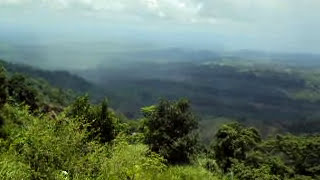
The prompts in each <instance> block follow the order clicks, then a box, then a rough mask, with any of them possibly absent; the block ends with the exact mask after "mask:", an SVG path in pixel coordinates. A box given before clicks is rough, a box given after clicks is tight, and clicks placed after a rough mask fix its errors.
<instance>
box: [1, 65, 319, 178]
mask: <svg viewBox="0 0 320 180" xmlns="http://www.w3.org/2000/svg"><path fill="white" fill-rule="evenodd" d="M37 84H38V85H39V86H36V85H37ZM40 85H43V84H42V83H37V80H35V79H30V78H27V77H25V76H21V75H8V73H5V71H4V70H3V69H1V72H0V108H1V110H0V178H1V179H213V180H215V179H239V180H242V179H245V180H247V179H248V180H250V179H252V180H253V179H263V180H278V179H279V180H280V179H295V180H299V179H301V180H302V179H303V180H305V179H320V166H319V164H320V136H319V135H305V136H293V135H289V134H288V135H277V136H275V137H270V138H267V139H262V138H261V136H260V133H259V132H258V130H256V129H254V128H250V127H245V126H243V125H241V124H239V123H230V124H224V125H222V126H221V127H220V129H219V130H218V132H217V133H216V135H215V138H214V139H212V142H211V145H210V146H206V145H204V144H201V142H200V141H199V140H198V118H197V117H196V116H195V115H194V114H193V112H192V110H191V107H190V103H189V102H188V101H187V100H185V99H181V100H179V101H168V100H160V101H159V103H158V104H156V105H154V106H149V107H144V108H142V112H143V115H144V117H143V118H141V119H140V120H135V121H132V120H128V119H126V118H125V117H124V116H122V115H119V114H117V113H115V112H114V111H113V110H112V109H111V108H110V107H109V106H108V102H107V100H103V101H102V102H101V103H100V104H91V103H90V101H89V98H88V96H82V97H79V98H77V99H76V100H75V101H74V102H73V103H71V104H70V105H67V106H66V104H68V103H67V102H65V100H66V99H65V98H63V99H60V100H59V98H60V97H63V96H65V95H67V93H65V92H64V91H61V92H60V91H56V90H54V88H52V87H51V86H50V85H49V84H46V88H43V89H42V88H41V87H42V86H40ZM41 89H42V90H41ZM60 94H61V96H59V95H60Z"/></svg>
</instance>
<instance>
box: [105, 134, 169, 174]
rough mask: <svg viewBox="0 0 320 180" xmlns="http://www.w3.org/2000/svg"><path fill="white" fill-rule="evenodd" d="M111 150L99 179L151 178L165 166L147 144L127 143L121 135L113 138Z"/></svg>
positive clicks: (162, 160) (161, 159)
mask: <svg viewBox="0 0 320 180" xmlns="http://www.w3.org/2000/svg"><path fill="white" fill-rule="evenodd" d="M111 152H112V153H111V157H110V158H109V159H108V160H107V161H106V162H104V164H103V166H102V173H101V175H100V177H99V179H132V180H133V179H141V180H143V179H153V178H155V177H156V175H157V174H158V173H161V172H162V171H164V169H165V168H166V166H165V165H164V164H163V162H164V159H163V158H162V157H161V156H159V155H157V154H155V153H153V152H151V151H150V150H149V148H148V146H146V145H144V144H134V145H132V144H129V143H128V142H127V140H126V138H123V137H122V136H120V137H118V138H117V139H116V140H115V144H114V145H113V147H112V149H111Z"/></svg>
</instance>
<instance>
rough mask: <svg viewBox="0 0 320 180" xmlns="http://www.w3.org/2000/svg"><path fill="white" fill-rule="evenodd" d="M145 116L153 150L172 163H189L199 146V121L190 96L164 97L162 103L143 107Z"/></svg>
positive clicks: (146, 129) (149, 141) (146, 133)
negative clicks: (173, 99)
mask: <svg viewBox="0 0 320 180" xmlns="http://www.w3.org/2000/svg"><path fill="white" fill-rule="evenodd" d="M142 112H143V115H144V117H145V121H144V127H145V141H146V143H147V144H148V145H149V146H150V148H151V150H152V151H154V152H156V153H159V154H160V155H162V156H163V157H165V158H166V159H167V160H168V162H169V163H173V164H175V163H187V162H189V161H190V156H191V155H192V154H193V153H194V152H195V150H196V145H197V133H196V132H195V130H196V129H197V128H198V121H197V119H196V118H195V116H194V114H193V113H192V112H191V108H190V103H189V101H188V100H186V99H181V100H179V101H176V102H170V101H168V100H164V99H162V100H160V102H159V104H158V105H155V106H149V107H145V108H143V109H142Z"/></svg>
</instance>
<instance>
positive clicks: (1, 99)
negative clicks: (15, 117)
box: [0, 67, 7, 126]
mask: <svg viewBox="0 0 320 180" xmlns="http://www.w3.org/2000/svg"><path fill="white" fill-rule="evenodd" d="M6 81H7V80H6V74H5V70H4V68H3V67H0V109H1V107H2V106H3V105H4V103H5V102H6V101H7V91H6V84H7V82H6ZM0 126H1V122H0Z"/></svg>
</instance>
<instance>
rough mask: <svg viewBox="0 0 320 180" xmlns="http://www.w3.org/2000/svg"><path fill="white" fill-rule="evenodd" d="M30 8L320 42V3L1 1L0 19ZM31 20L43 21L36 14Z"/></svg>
mask: <svg viewBox="0 0 320 180" xmlns="http://www.w3.org/2000/svg"><path fill="white" fill-rule="evenodd" d="M26 7H28V8H26ZM33 9H40V10H41V11H42V12H41V13H42V14H44V13H43V12H44V11H48V12H55V13H56V14H59V13H62V14H63V13H68V15H69V14H75V15H74V16H75V17H76V18H79V17H80V15H82V14H83V15H85V16H89V17H90V18H93V17H97V18H105V19H108V20H110V21H108V22H113V21H116V22H120V21H124V23H126V22H131V21H142V22H144V23H150V24H156V23H158V22H166V23H167V24H172V25H180V24H185V25H192V26H191V27H192V28H194V29H201V28H202V29H201V30H204V31H212V32H215V33H219V34H223V35H224V36H238V37H240V36H241V37H242V36H246V37H249V38H251V39H255V40H256V41H259V39H261V40H266V41H271V40H273V41H276V40H277V39H285V38H286V39H290V42H293V40H294V41H295V42H297V43H299V42H301V43H302V42H303V43H304V44H308V43H310V44H312V43H313V44H318V43H315V42H320V37H318V35H317V34H318V32H319V31H320V23H319V20H318V19H319V18H320V15H319V12H318V11H319V9H320V0H0V15H1V16H2V17H0V20H1V18H3V17H5V18H6V19H9V18H11V19H12V18H15V17H16V16H18V15H13V14H19V13H20V12H23V11H28V12H29V14H30V13H31V15H30V16H26V17H31V16H32V13H35V12H36V11H33ZM1 11H3V12H1ZM4 11H5V12H6V13H7V14H5V13H4ZM47 16H50V15H47ZM61 16H62V17H63V15H61ZM22 17H25V15H24V14H23V15H22ZM34 17H39V18H42V16H38V14H36V15H34ZM43 17H45V16H43ZM79 19H80V18H79ZM292 39H293V40H292ZM319 47H320V46H319Z"/></svg>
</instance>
